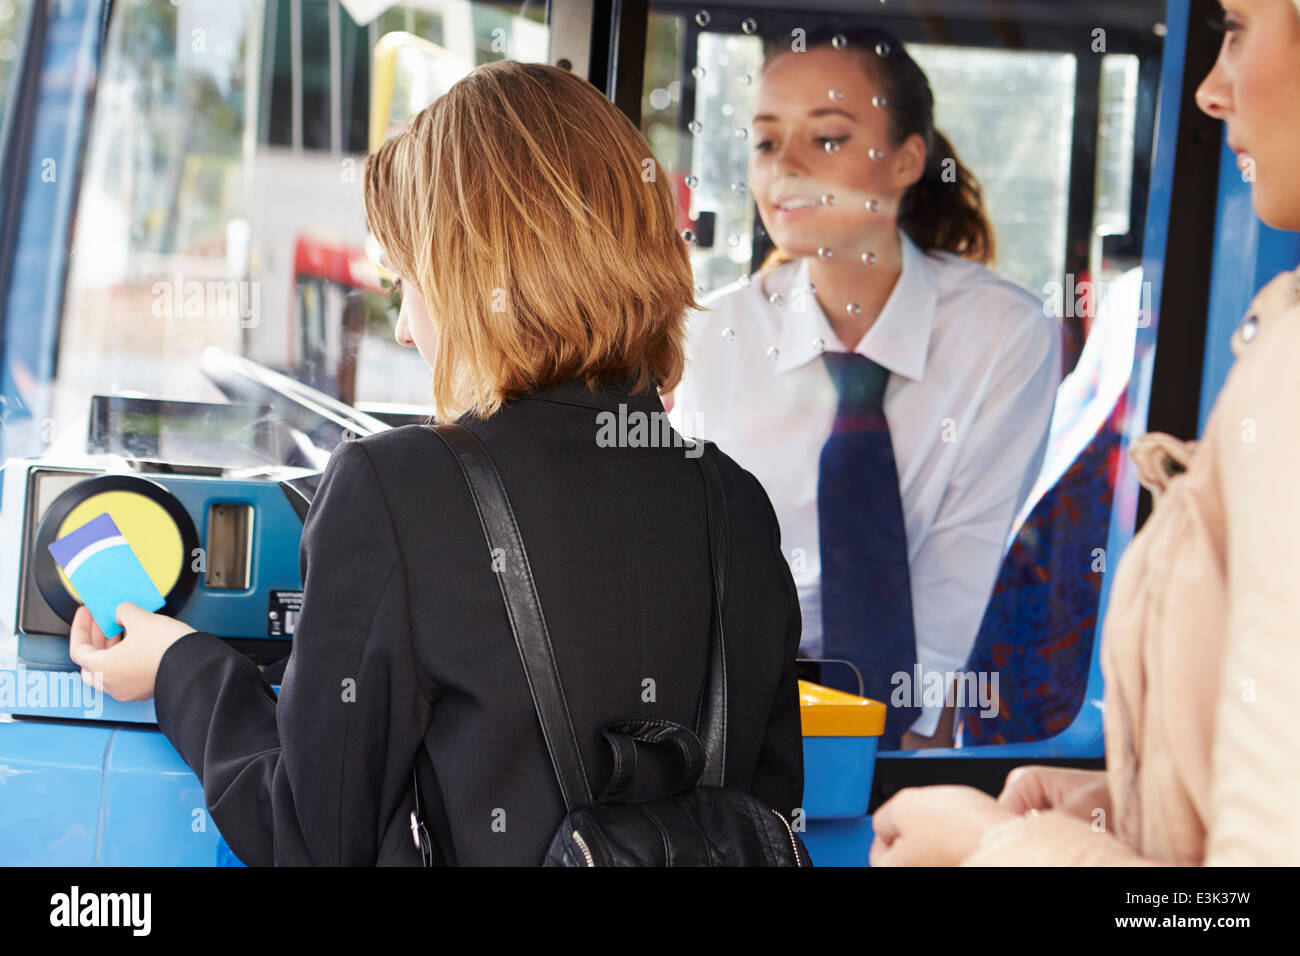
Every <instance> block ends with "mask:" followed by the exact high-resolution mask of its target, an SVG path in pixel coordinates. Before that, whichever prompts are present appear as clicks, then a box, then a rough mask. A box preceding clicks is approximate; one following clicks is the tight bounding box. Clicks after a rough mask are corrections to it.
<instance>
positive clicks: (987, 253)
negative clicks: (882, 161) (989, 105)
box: [898, 129, 995, 264]
mask: <svg viewBox="0 0 1300 956" xmlns="http://www.w3.org/2000/svg"><path fill="white" fill-rule="evenodd" d="M898 227H899V228H900V229H902V230H903V231H904V232H906V233H907V236H908V238H909V239H911V240H912V241H913V242H914V243H916V245H917V246H918V247H919V248H921V249H924V250H926V251H929V250H931V249H942V250H943V251H945V252H952V253H956V254H957V255H959V256H961V257H962V258H963V259H972V260H974V261H975V262H979V263H982V264H987V263H989V262H992V261H993V255H994V251H995V249H994V239H993V227H992V225H990V223H989V220H988V216H987V215H986V214H985V212H984V197H983V192H982V191H981V189H980V184H979V180H977V179H976V178H975V174H974V173H972V172H971V171H970V170H968V169H967V168H966V167H965V166H963V165H962V162H961V160H960V159H958V158H957V151H956V150H955V149H953V148H952V144H951V143H950V142H948V138H947V137H946V136H944V135H943V134H942V133H940V132H939V131H938V130H937V129H936V130H933V145H932V146H931V147H930V148H929V149H928V150H927V151H926V155H925V172H924V173H922V174H921V178H920V179H918V180H917V181H916V182H915V183H913V184H912V185H911V186H910V187H909V188H908V190H907V192H905V193H903V198H902V201H901V202H900V203H899V207H898Z"/></svg>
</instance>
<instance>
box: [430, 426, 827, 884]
mask: <svg viewBox="0 0 1300 956" xmlns="http://www.w3.org/2000/svg"><path fill="white" fill-rule="evenodd" d="M429 427H431V429H432V431H434V432H435V433H436V434H437V435H438V436H439V437H440V438H441V439H442V440H443V441H444V442H446V444H447V446H448V447H449V448H450V449H451V451H452V453H453V454H454V455H455V456H456V459H457V460H458V461H459V462H460V466H461V470H462V471H463V472H464V473H465V480H466V481H467V482H468V483H469V486H470V492H471V494H472V496H473V498H474V505H475V507H476V508H477V510H478V514H479V519H480V521H481V522H482V524H483V533H484V536H485V537H486V538H487V542H488V547H489V548H490V549H492V550H493V552H494V553H498V554H500V553H504V554H505V556H506V561H505V566H506V570H505V571H503V572H498V575H497V577H498V580H499V581H500V583H501V594H502V596H503V597H504V598H505V603H506V610H507V613H508V616H509V618H510V623H511V626H512V628H513V630H514V636H515V644H516V645H517V646H518V648H519V657H520V660H521V661H522V662H523V666H524V674H525V676H526V677H527V679H528V687H529V690H530V691H531V693H532V697H533V704H534V706H535V707H536V708H537V717H538V720H539V721H540V722H541V725H542V735H543V737H544V738H545V740H546V747H547V750H548V752H549V753H550V757H551V764H552V766H553V767H554V768H555V776H556V779H557V780H558V781H559V784H560V792H561V795H562V796H563V798H564V805H565V808H566V809H567V810H568V815H567V816H565V818H564V819H563V820H562V821H561V822H560V825H559V828H558V829H557V830H556V833H555V837H554V839H553V840H552V841H551V845H550V848H549V849H548V850H547V851H546V856H545V858H544V859H543V860H542V861H541V862H542V865H544V866H812V860H811V859H810V858H809V856H808V851H807V849H806V848H805V847H804V845H803V841H801V840H800V839H799V837H798V835H797V834H796V833H795V832H794V830H793V828H792V827H791V826H790V823H789V822H788V821H787V820H786V818H785V817H784V816H782V815H781V814H780V813H778V812H777V811H776V810H773V809H772V808H771V807H768V806H765V805H764V804H763V803H762V802H761V801H760V800H758V799H756V798H754V797H753V796H751V795H750V794H748V793H745V792H744V791H742V790H736V789H732V788H727V787H724V786H723V785H722V783H723V775H724V772H725V765H726V745H727V740H726V738H727V728H726V714H727V674H726V655H725V653H724V647H725V645H724V642H723V633H722V598H723V593H724V585H725V581H726V566H727V565H726V562H727V530H726V510H725V507H724V499H723V490H722V481H721V478H720V477H719V475H718V470H717V465H716V464H715V463H714V461H713V459H712V458H711V457H710V456H709V455H708V454H707V451H708V447H709V444H710V443H708V442H704V443H703V444H704V446H705V447H704V448H703V449H701V454H700V456H699V457H698V458H697V459H696V460H697V462H698V464H699V466H700V469H701V471H702V472H703V475H704V487H705V500H706V505H707V515H708V532H709V545H710V561H711V564H712V571H713V625H712V634H711V638H710V649H709V660H710V663H709V675H708V679H707V680H706V681H705V684H704V687H703V689H702V690H701V694H700V704H699V707H698V708H697V714H696V728H697V730H698V734H697V732H696V731H693V730H691V729H690V728H688V727H684V726H682V725H681V724H677V723H674V722H672V721H669V720H657V719H651V718H643V717H633V718H627V719H624V720H616V721H613V722H612V723H610V724H608V725H607V726H606V727H605V728H604V736H605V739H606V740H607V741H608V742H609V745H610V748H611V749H612V751H613V754H614V772H613V774H612V775H611V777H610V780H609V783H608V784H607V785H606V786H605V788H604V790H603V791H602V792H601V794H600V796H599V797H597V798H596V799H595V800H594V801H593V800H592V797H591V790H590V789H589V787H588V784H587V778H586V774H585V772H584V770H583V767H582V758H581V755H580V752H579V749H578V741H577V737H576V736H575V734H574V732H573V723H572V721H571V720H570V717H569V709H568V707H567V706H566V704H565V702H564V691H563V688H562V687H561V686H560V677H559V673H558V672H557V670H556V667H555V659H554V657H553V655H552V653H551V642H550V636H549V634H548V633H547V630H546V620H545V618H544V617H543V616H542V607H541V604H540V602H539V601H538V599H537V590H536V586H535V585H534V583H533V576H532V570H531V568H530V566H529V564H528V554H527V552H526V551H525V550H524V544H523V540H522V539H521V538H520V536H519V528H518V525H517V524H516V523H515V516H514V511H513V510H512V509H511V507H510V500H509V498H508V497H507V496H506V490H505V486H504V485H503V484H502V482H501V476H500V474H499V473H498V472H497V469H496V465H495V464H494V463H493V461H492V459H491V457H490V456H489V455H488V452H487V449H486V448H484V447H483V444H482V443H481V442H480V441H479V439H478V437H477V436H476V435H474V433H473V432H471V431H469V430H468V429H465V428H463V427H461V426H459V425H455V424H445V425H436V426H429ZM498 548H499V549H501V551H496V549H498ZM701 738H702V739H703V742H702V743H701ZM636 741H641V742H643V743H646V744H656V745H667V746H671V747H672V748H673V751H672V752H673V753H674V754H675V756H676V758H677V765H678V767H679V769H680V778H679V780H678V782H677V785H676V787H675V788H674V789H673V791H672V793H671V794H669V795H668V796H666V797H662V798H660V799H657V800H650V801H645V802H640V803H629V802H624V801H623V799H622V797H623V792H624V790H625V789H626V787H627V785H628V783H629V782H630V781H631V780H632V776H633V774H634V773H635V772H636V764H637V756H636V743H635V742H636ZM419 812H420V809H419V787H418V781H417V786H416V812H415V814H413V815H412V830H413V831H414V832H415V833H416V839H417V843H419V844H420V848H421V853H422V856H423V858H424V860H425V862H426V864H427V863H429V862H431V861H432V857H433V852H432V848H431V846H430V841H429V838H428V834H427V832H426V831H425V828H424V824H423V822H422V820H421V819H420V817H419Z"/></svg>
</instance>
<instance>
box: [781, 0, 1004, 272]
mask: <svg viewBox="0 0 1300 956" xmlns="http://www.w3.org/2000/svg"><path fill="white" fill-rule="evenodd" d="M840 38H842V39H840ZM797 39H799V40H802V42H803V46H802V47H796V46H794V44H795V42H796V40H797ZM820 47H836V48H839V49H843V50H845V51H846V52H851V53H854V54H856V56H857V59H858V60H859V62H861V63H862V65H863V68H864V69H866V71H867V74H868V75H869V76H870V77H871V78H872V79H873V80H874V81H875V83H876V86H877V87H878V88H879V91H880V95H881V96H883V97H884V99H885V103H884V105H883V107H882V108H883V109H884V110H885V112H886V113H887V114H888V116H889V134H890V142H891V145H892V146H894V147H897V146H899V145H901V144H902V143H903V141H904V140H906V139H907V138H908V137H909V136H911V135H912V134H913V133H915V134H917V135H918V136H920V137H921V139H922V140H923V141H924V143H925V172H924V173H922V175H921V178H920V179H919V180H917V181H916V182H915V183H914V184H913V185H912V186H911V187H909V188H908V190H907V192H905V193H904V194H903V198H902V200H901V202H900V203H899V209H898V226H899V228H900V229H902V230H903V231H904V232H905V233H907V235H908V237H909V238H910V239H911V240H912V241H913V242H914V243H916V245H917V247H918V248H920V249H922V250H924V251H927V252H928V251H930V250H932V249H941V250H944V251H947V252H952V253H956V254H957V255H959V256H962V257H963V258H966V259H971V260H974V261H975V262H979V263H985V264H987V263H990V262H992V261H993V257H994V251H995V249H994V238H993V226H992V225H991V224H990V222H989V219H988V216H987V214H986V213H985V211H984V201H983V194H982V192H981V190H980V185H979V181H978V180H977V179H976V178H975V175H974V174H973V173H972V172H971V171H970V170H968V169H967V168H966V167H965V166H963V165H962V162H961V160H960V159H959V158H958V157H957V152H956V150H954V149H953V147H952V144H951V143H950V142H948V139H947V137H945V136H944V135H943V134H942V133H940V132H939V131H938V130H937V129H935V127H934V94H933V92H931V90H930V81H929V79H928V78H927V77H926V75H925V73H924V71H922V69H921V68H920V67H919V66H918V65H917V64H916V61H915V60H913V59H912V57H911V56H910V55H909V54H908V52H907V50H906V49H905V48H904V47H903V44H902V42H901V41H900V40H899V39H898V38H897V37H895V36H894V35H893V34H891V33H889V32H888V31H886V30H881V29H879V28H875V27H862V26H837V25H835V24H833V23H830V24H826V25H824V26H821V27H817V28H813V29H808V30H806V31H805V32H804V33H803V34H801V35H800V36H799V37H795V36H792V35H791V34H790V33H788V32H787V33H780V34H772V35H767V36H765V37H764V42H763V53H764V57H763V59H764V62H765V63H770V62H771V61H772V60H773V59H774V58H775V57H776V56H778V55H779V54H782V53H787V52H790V51H791V50H792V49H804V50H813V49H817V48H820ZM947 160H951V163H950V164H948V163H946V161H947ZM945 168H947V169H948V171H949V174H948V176H947V177H946V178H945V176H944V172H945ZM787 258H788V257H787V256H785V254H784V253H781V252H780V250H775V249H774V250H773V252H772V254H771V255H770V256H769V257H768V259H767V261H766V262H765V263H764V267H769V266H772V265H774V264H776V262H780V261H785V260H786V259H787Z"/></svg>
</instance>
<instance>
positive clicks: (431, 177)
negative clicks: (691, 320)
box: [363, 60, 699, 420]
mask: <svg viewBox="0 0 1300 956" xmlns="http://www.w3.org/2000/svg"><path fill="white" fill-rule="evenodd" d="M363 176H364V182H365V206H366V216H367V218H368V220H369V223H370V228H371V229H372V231H373V232H374V234H375V238H376V239H377V240H378V241H379V243H380V245H382V246H383V248H384V250H385V251H386V252H387V254H388V257H389V259H390V260H391V261H392V263H393V266H394V269H395V271H396V272H397V273H398V274H399V275H401V276H402V277H403V278H404V279H405V280H406V281H412V280H413V281H414V282H415V284H416V286H417V288H418V289H419V292H420V294H421V296H422V297H423V298H424V301H425V303H426V305H427V306H428V311H429V315H430V318H431V320H432V322H433V327H434V331H435V334H436V339H437V345H436V354H435V355H434V356H433V358H432V365H431V380H432V385H433V405H434V411H435V414H436V415H437V417H439V418H440V419H443V420H448V419H451V418H454V417H457V416H459V415H460V414H462V413H466V412H468V413H471V414H474V415H477V416H479V417H487V416H489V415H492V414H493V413H495V412H496V411H497V409H499V408H500V406H501V403H502V402H503V401H507V400H509V399H512V398H517V397H519V396H521V395H523V394H526V393H527V392H529V391H532V390H533V389H536V388H542V387H545V386H547V385H549V384H552V383H554V382H557V381H561V380H564V379H570V378H583V379H585V380H586V381H587V383H588V385H592V386H594V385H596V384H597V383H600V382H610V381H618V380H622V379H625V378H628V377H630V376H632V375H635V376H636V380H635V384H634V386H633V389H634V390H635V391H640V390H642V389H644V388H645V387H646V386H648V385H649V384H651V383H653V384H654V385H655V386H656V387H657V388H658V389H659V390H661V391H667V390H668V389H671V388H673V387H674V386H676V384H677V383H678V381H679V380H680V379H681V375H682V367H683V362H684V349H683V337H684V335H685V313H686V310H687V309H691V308H698V307H699V306H698V303H696V301H695V297H694V286H693V278H692V274H691V265H690V257H689V256H688V254H687V250H686V245H685V243H684V241H683V240H682V237H681V236H679V235H678V233H677V226H676V206H675V204H674V198H673V193H672V190H671V189H670V186H669V183H668V181H667V180H666V178H665V177H664V176H663V175H662V174H661V170H660V168H659V165H658V163H657V162H656V160H655V159H654V157H653V155H652V154H651V152H650V147H649V145H648V144H647V143H646V141H645V139H644V138H643V137H642V136H641V134H640V133H639V132H638V131H637V129H636V127H634V126H633V125H632V123H631V122H630V121H629V120H628V119H627V117H626V116H624V115H623V114H622V113H621V112H620V111H619V110H618V109H617V108H616V107H615V106H614V105H613V104H612V103H610V101H609V100H608V99H606V98H605V97H604V96H603V95H602V94H601V93H600V91H599V90H597V89H596V88H595V87H594V86H592V85H591V84H590V83H588V82H587V81H586V80H583V79H581V78H580V77H577V76H575V75H573V74H572V73H570V72H568V71H567V70H562V69H559V68H558V67H552V66H546V65H544V64H524V63H517V62H514V61H509V60H505V61H500V62H494V63H488V64H484V65H483V66H480V67H478V68H476V69H475V70H473V71H472V72H471V73H469V75H468V76H466V77H465V78H464V79H462V80H460V81H459V82H458V83H456V84H455V85H454V86H452V88H451V89H450V90H448V91H447V93H446V94H445V95H443V96H442V97H440V98H439V99H438V100H437V101H436V102H435V103H434V104H433V105H432V106H429V107H428V108H427V109H425V110H423V111H422V112H420V114H419V115H417V116H416V117H415V119H414V120H413V121H412V122H411V124H410V126H409V127H408V128H407V129H405V130H404V131H402V132H401V133H399V134H398V135H397V136H395V137H393V138H392V139H390V140H388V141H387V142H385V143H384V144H383V145H382V146H381V147H380V148H379V149H378V150H376V151H375V152H374V153H373V154H371V155H369V156H367V157H366V160H365V166H364V174H363Z"/></svg>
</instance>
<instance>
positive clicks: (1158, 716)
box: [965, 273, 1300, 865]
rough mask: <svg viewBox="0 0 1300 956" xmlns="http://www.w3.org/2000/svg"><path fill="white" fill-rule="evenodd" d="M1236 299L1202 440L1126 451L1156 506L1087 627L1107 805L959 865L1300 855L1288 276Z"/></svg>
mask: <svg viewBox="0 0 1300 956" xmlns="http://www.w3.org/2000/svg"><path fill="white" fill-rule="evenodd" d="M1247 315H1248V318H1247V319H1246V320H1245V321H1243V323H1242V325H1241V326H1240V327H1239V328H1238V329H1237V331H1236V333H1235V334H1234V335H1233V339H1232V349H1233V352H1234V353H1236V355H1237V361H1236V363H1235V364H1234V366H1233V369H1232V371H1231V373H1230V374H1229V376H1228V380H1227V382H1226V383H1225V384H1224V387H1223V390H1222V392H1221V393H1220V394H1219V396H1218V399H1217V400H1216V401H1215V404H1214V410H1213V412H1212V413H1211V415H1210V419H1209V421H1208V422H1207V423H1206V428H1205V435H1204V437H1203V439H1202V440H1201V441H1200V442H1199V443H1198V442H1181V441H1178V440H1177V439H1174V438H1171V437H1170V436H1168V435H1157V434H1151V435H1145V436H1143V437H1142V438H1141V439H1140V440H1139V441H1137V442H1135V443H1134V445H1133V447H1132V449H1131V451H1130V454H1131V455H1132V457H1133V459H1134V461H1135V463H1136V465H1137V468H1138V475H1139V479H1140V480H1141V482H1142V484H1143V485H1145V486H1146V487H1148V488H1150V489H1151V490H1152V494H1153V495H1154V496H1155V506H1154V508H1153V510H1152V513H1151V516H1150V518H1149V519H1148V521H1147V522H1146V524H1145V526H1144V527H1143V528H1142V530H1141V532H1140V533H1139V534H1138V535H1137V536H1136V537H1135V538H1134V539H1133V542H1132V544H1131V545H1130V546H1129V548H1128V550H1127V551H1126V552H1125V554H1124V557H1123V559H1122V561H1121V562H1120V564H1119V567H1118V568H1117V569H1116V570H1115V574H1116V579H1115V581H1114V584H1113V587H1112V591H1111V598H1110V605H1109V608H1108V609H1107V612H1106V620H1105V625H1104V630H1103V637H1102V647H1101V654H1102V673H1103V674H1104V676H1105V679H1106V696H1105V715H1104V725H1105V733H1106V770H1105V771H1099V773H1102V772H1104V773H1105V774H1106V775H1107V784H1108V787H1107V789H1108V790H1109V795H1110V806H1109V807H1095V808H1089V810H1088V811H1087V812H1086V814H1085V816H1084V818H1080V817H1076V816H1071V815H1068V814H1067V813H1066V812H1064V811H1061V810H1054V811H1044V812H1042V813H1039V814H1038V815H1037V816H1026V817H1025V818H1023V819H1021V820H1018V821H1017V822H1015V823H1014V824H1012V825H1010V826H1004V827H1000V828H998V829H997V830H996V832H992V833H990V835H989V839H986V841H985V843H984V845H983V846H981V848H980V849H979V850H977V851H976V852H975V853H974V854H973V855H972V856H970V857H969V858H967V860H966V861H965V864H966V865H986V864H1065V865H1078V864H1102V865H1110V864H1119V865H1131V864H1142V863H1173V864H1202V863H1204V864H1281V865H1297V864H1300V275H1297V274H1293V273H1285V274H1283V275H1281V276H1279V277H1278V278H1276V279H1274V280H1273V281H1272V282H1271V283H1269V284H1268V285H1267V286H1265V287H1264V288H1263V289H1262V290H1261V291H1260V293H1259V294H1258V295H1257V296H1256V297H1255V300H1254V302H1253V303H1252V304H1251V309H1250V312H1249V313H1248V314H1247ZM1250 316H1254V317H1255V319H1256V320H1257V321H1252V320H1251V318H1250ZM1166 321H1168V319H1166ZM1167 458H1173V459H1175V460H1177V461H1179V462H1181V463H1183V464H1185V465H1186V468H1187V470H1186V472H1184V473H1182V474H1178V475H1176V476H1174V477H1170V476H1169V475H1168V473H1167V471H1166V468H1165V465H1166V462H1167Z"/></svg>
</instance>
